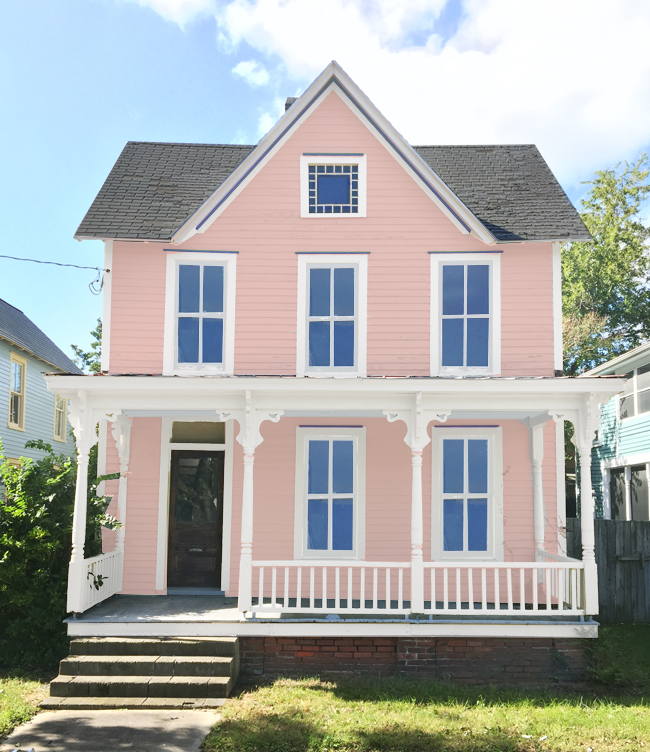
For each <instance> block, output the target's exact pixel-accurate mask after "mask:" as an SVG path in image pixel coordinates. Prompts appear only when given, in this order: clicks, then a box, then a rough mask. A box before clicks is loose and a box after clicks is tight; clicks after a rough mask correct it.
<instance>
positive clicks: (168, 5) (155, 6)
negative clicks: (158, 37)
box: [132, 0, 216, 27]
mask: <svg viewBox="0 0 650 752" xmlns="http://www.w3.org/2000/svg"><path fill="white" fill-rule="evenodd" d="M132 1H133V2H136V3H137V4H138V5H141V6H143V7H146V8H151V9H152V10H154V11H156V13H158V14H159V15H161V16H162V17H163V18H164V19H166V20H167V21H174V22H175V23H177V24H178V25H179V26H181V27H182V26H185V25H186V24H187V23H188V21H191V20H192V19H193V18H195V17H196V16H198V15H201V14H205V13H209V12H214V11H215V7H216V6H215V0H132Z"/></svg>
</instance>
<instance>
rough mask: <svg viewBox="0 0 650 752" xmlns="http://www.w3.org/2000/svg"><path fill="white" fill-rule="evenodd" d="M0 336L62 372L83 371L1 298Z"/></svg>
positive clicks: (77, 372) (20, 312)
mask: <svg viewBox="0 0 650 752" xmlns="http://www.w3.org/2000/svg"><path fill="white" fill-rule="evenodd" d="M0 338H2V339H5V340H7V342H10V343H11V344H12V345H16V346H17V347H20V348H21V349H23V350H26V351H27V352H28V353H31V355H34V356H36V357H37V358H40V359H41V360H44V361H45V362H46V363H49V364H50V365H52V366H55V367H56V368H60V369H61V370H62V371H63V372H64V373H74V374H82V373H83V372H82V371H81V370H80V369H79V368H77V366H76V365H75V364H74V363H73V362H72V361H71V360H70V358H69V357H68V356H67V355H66V354H65V353H63V352H62V351H61V350H59V348H58V347H57V346H56V345H55V344H54V342H52V340H51V339H50V338H49V337H48V336H47V335H46V334H43V332H42V331H41V330H40V329H39V328H38V327H37V326H36V324H34V322H33V321H31V320H30V319H28V318H27V316H25V314H24V313H23V312H22V311H19V310H18V309H17V308H14V307H13V306H12V305H9V303H7V302H6V301H5V300H1V299H0Z"/></svg>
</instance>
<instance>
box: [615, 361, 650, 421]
mask: <svg viewBox="0 0 650 752" xmlns="http://www.w3.org/2000/svg"><path fill="white" fill-rule="evenodd" d="M625 378H626V379H627V381H626V383H625V389H624V390H623V394H621V395H620V396H619V398H618V418H619V420H625V418H633V417H634V416H635V415H643V414H644V413H648V412H650V365H647V366H641V368H635V369H634V370H632V371H630V372H629V373H626V374H625Z"/></svg>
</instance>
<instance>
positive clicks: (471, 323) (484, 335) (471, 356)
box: [467, 319, 490, 367]
mask: <svg viewBox="0 0 650 752" xmlns="http://www.w3.org/2000/svg"><path fill="white" fill-rule="evenodd" d="M489 340H490V319H467V365H468V366H483V367H487V366H488V362H489V360H488V359H489V350H490V348H489Z"/></svg>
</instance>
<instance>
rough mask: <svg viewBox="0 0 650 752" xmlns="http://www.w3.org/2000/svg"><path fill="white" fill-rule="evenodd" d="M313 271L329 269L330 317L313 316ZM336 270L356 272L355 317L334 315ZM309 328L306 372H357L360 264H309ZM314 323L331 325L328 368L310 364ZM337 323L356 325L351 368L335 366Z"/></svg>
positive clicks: (307, 304) (307, 329)
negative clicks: (335, 328)
mask: <svg viewBox="0 0 650 752" xmlns="http://www.w3.org/2000/svg"><path fill="white" fill-rule="evenodd" d="M312 269H329V270H330V315H329V316H312V315H311V313H310V299H311V270H312ZM334 269H352V270H353V271H354V316H336V315H334ZM306 308H307V326H306V333H305V336H306V340H307V347H306V351H305V358H306V360H307V363H306V370H308V371H312V372H313V371H316V372H318V371H323V370H326V371H336V372H337V373H338V372H342V373H345V372H352V371H356V370H357V367H358V362H359V360H358V346H359V265H358V264H307V298H306ZM312 321H328V322H329V324H330V328H329V330H330V365H328V366H312V365H310V363H309V353H310V347H309V344H310V343H309V329H310V327H309V325H310V323H311V322H312ZM337 321H352V322H353V324H354V363H353V365H351V366H335V365H334V323H335V322H337Z"/></svg>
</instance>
